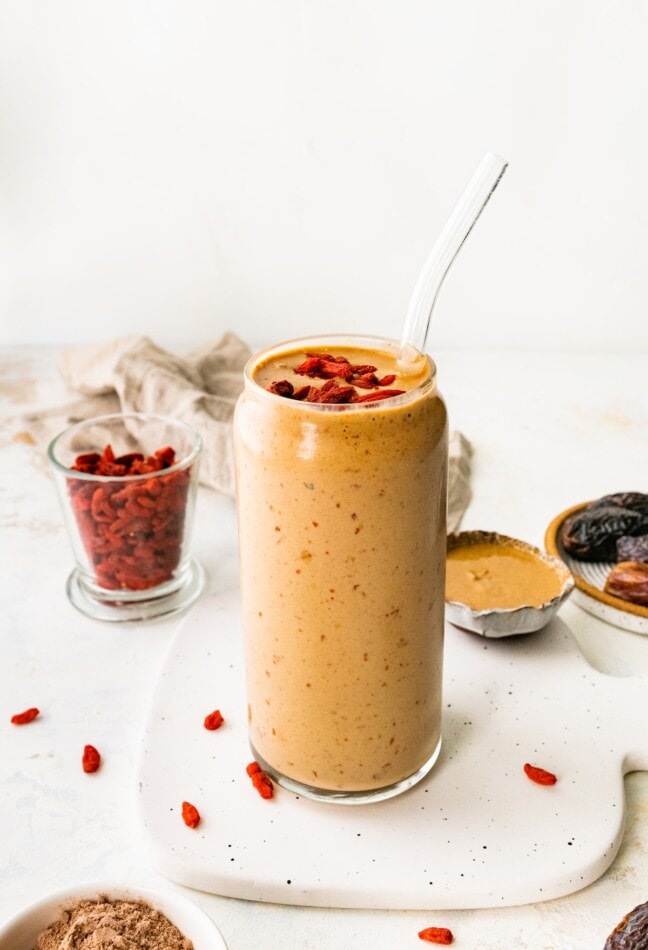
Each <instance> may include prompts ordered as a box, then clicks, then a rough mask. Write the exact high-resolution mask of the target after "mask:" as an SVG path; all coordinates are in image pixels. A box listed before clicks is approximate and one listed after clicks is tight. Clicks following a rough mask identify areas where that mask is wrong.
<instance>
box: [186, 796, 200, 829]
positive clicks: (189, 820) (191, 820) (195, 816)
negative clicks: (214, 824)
mask: <svg viewBox="0 0 648 950" xmlns="http://www.w3.org/2000/svg"><path fill="white" fill-rule="evenodd" d="M182 820H183V821H184V823H185V825H186V826H187V828H197V827H198V825H199V824H200V812H199V811H198V809H197V808H196V806H195V805H192V804H191V802H183V803H182Z"/></svg>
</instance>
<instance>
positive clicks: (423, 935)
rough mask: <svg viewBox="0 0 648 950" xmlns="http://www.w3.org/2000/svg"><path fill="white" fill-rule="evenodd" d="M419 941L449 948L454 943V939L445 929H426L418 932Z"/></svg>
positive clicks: (449, 931) (450, 932)
mask: <svg viewBox="0 0 648 950" xmlns="http://www.w3.org/2000/svg"><path fill="white" fill-rule="evenodd" d="M419 940H425V941H426V942H427V943H437V944H442V945H444V946H449V945H450V944H451V943H452V942H453V941H454V937H453V936H452V931H451V930H448V928H447V927H426V928H425V929H424V930H419Z"/></svg>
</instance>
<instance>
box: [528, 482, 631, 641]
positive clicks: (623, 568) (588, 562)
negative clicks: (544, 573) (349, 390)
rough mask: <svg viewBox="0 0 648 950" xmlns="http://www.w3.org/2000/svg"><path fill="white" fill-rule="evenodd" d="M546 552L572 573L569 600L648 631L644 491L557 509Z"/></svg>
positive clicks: (609, 619)
mask: <svg viewBox="0 0 648 950" xmlns="http://www.w3.org/2000/svg"><path fill="white" fill-rule="evenodd" d="M545 547H546V549H547V551H548V552H549V554H553V555H554V556H557V557H559V558H560V559H561V560H562V561H564V563H565V564H566V565H567V567H568V568H569V570H570V571H571V572H572V574H573V576H574V583H575V585H576V589H575V590H574V595H573V596H574V601H575V602H576V603H577V604H579V606H581V607H582V608H583V609H584V610H587V611H588V612H589V613H591V614H593V615H594V616H595V617H599V618H600V619H601V620H605V621H607V622H608V623H612V624H614V625H615V626H617V627H622V628H623V629H624V630H631V631H632V632H634V633H644V634H648V494H643V493H642V492H617V493H615V494H611V495H603V496H602V497H601V498H597V499H595V500H593V501H589V502H582V503H581V504H579V505H574V506H573V507H572V508H568V509H567V510H566V511H563V512H561V514H559V515H557V516H556V518H554V520H553V521H552V522H551V524H550V525H549V527H548V528H547V531H546V533H545Z"/></svg>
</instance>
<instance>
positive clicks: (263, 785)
mask: <svg viewBox="0 0 648 950" xmlns="http://www.w3.org/2000/svg"><path fill="white" fill-rule="evenodd" d="M245 771H246V772H247V774H248V775H249V776H250V778H251V779H252V784H253V785H254V787H255V788H256V790H257V792H258V793H259V795H260V796H261V798H272V797H273V796H274V784H273V782H272V779H271V778H270V776H269V775H268V774H267V772H264V771H263V769H262V768H261V766H260V765H259V763H258V762H250V764H249V765H248V766H247V767H246V769H245Z"/></svg>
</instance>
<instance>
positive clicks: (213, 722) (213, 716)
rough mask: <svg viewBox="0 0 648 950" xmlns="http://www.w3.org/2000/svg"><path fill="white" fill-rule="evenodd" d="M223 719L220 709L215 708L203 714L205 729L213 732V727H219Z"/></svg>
mask: <svg viewBox="0 0 648 950" xmlns="http://www.w3.org/2000/svg"><path fill="white" fill-rule="evenodd" d="M224 722H225V720H224V719H223V717H222V716H221V711H220V709H215V710H214V711H213V712H210V713H209V714H208V715H207V716H205V723H204V726H205V729H209V730H210V732H213V731H214V730H215V729H220V727H221V726H222V725H223V723H224Z"/></svg>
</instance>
